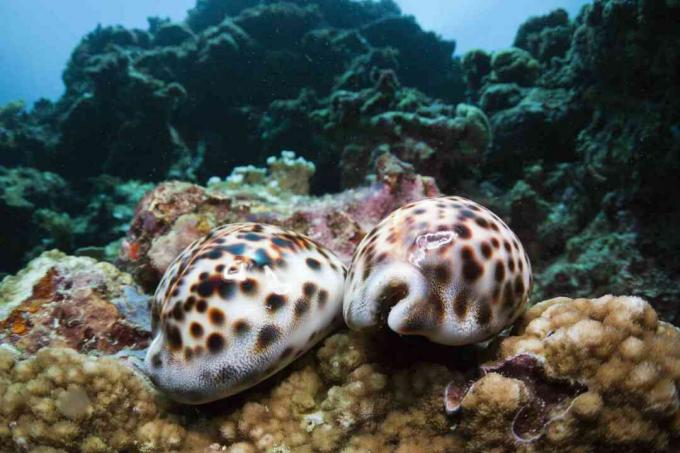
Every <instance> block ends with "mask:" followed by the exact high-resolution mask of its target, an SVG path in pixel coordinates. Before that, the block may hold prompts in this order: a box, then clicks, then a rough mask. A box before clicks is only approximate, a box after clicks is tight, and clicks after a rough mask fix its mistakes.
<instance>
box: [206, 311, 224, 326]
mask: <svg viewBox="0 0 680 453" xmlns="http://www.w3.org/2000/svg"><path fill="white" fill-rule="evenodd" d="M208 318H210V322H212V323H213V324H215V325H216V326H221V325H222V324H224V313H223V312H222V310H220V309H219V308H216V307H213V308H211V309H210V310H208Z"/></svg>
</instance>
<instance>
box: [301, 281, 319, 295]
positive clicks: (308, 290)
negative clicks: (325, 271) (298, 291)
mask: <svg viewBox="0 0 680 453" xmlns="http://www.w3.org/2000/svg"><path fill="white" fill-rule="evenodd" d="M302 292H303V293H304V295H305V296H307V297H312V296H313V295H314V293H316V285H315V284H314V283H312V282H306V283H305V284H304V285H302Z"/></svg>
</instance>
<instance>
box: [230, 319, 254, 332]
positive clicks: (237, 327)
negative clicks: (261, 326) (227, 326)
mask: <svg viewBox="0 0 680 453" xmlns="http://www.w3.org/2000/svg"><path fill="white" fill-rule="evenodd" d="M233 328H234V332H235V333H236V335H245V334H246V333H248V332H249V331H250V324H249V323H248V321H246V320H245V319H239V320H238V321H236V322H235V323H234V325H233Z"/></svg>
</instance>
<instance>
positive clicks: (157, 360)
mask: <svg viewBox="0 0 680 453" xmlns="http://www.w3.org/2000/svg"><path fill="white" fill-rule="evenodd" d="M151 366H152V367H154V368H160V367H162V366H163V361H162V360H161V354H160V353H159V352H157V353H155V354H154V355H152V356H151Z"/></svg>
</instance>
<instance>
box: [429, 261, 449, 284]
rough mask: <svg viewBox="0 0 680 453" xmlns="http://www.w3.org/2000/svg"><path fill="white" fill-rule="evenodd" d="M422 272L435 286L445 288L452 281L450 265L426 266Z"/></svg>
mask: <svg viewBox="0 0 680 453" xmlns="http://www.w3.org/2000/svg"><path fill="white" fill-rule="evenodd" d="M421 272H422V273H423V275H425V277H427V279H428V280H429V281H430V282H431V283H432V284H434V285H435V286H440V287H441V286H445V285H447V284H448V283H449V281H450V280H451V276H452V272H451V268H450V267H449V265H448V263H439V264H434V265H433V264H426V265H423V266H422V268H421Z"/></svg>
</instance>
